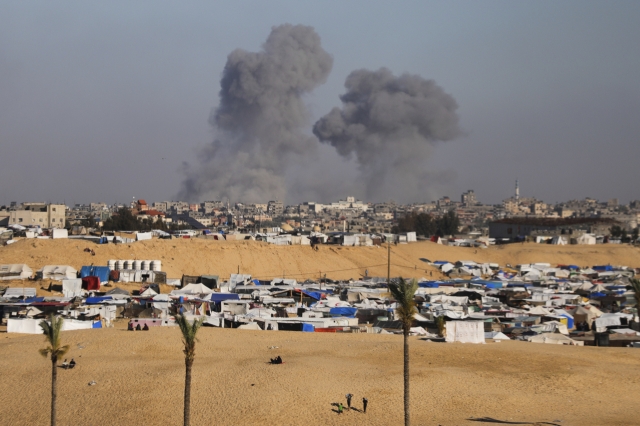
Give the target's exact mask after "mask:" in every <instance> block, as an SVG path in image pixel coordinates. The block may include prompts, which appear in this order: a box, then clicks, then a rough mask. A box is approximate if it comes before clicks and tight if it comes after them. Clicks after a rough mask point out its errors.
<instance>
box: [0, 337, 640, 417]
mask: <svg viewBox="0 0 640 426" xmlns="http://www.w3.org/2000/svg"><path fill="white" fill-rule="evenodd" d="M199 338H200V343H199V344H198V347H197V355H196V360H195V364H194V367H193V373H194V377H193V389H192V424H193V425H205V424H224V425H253V424H265V425H303V424H304V425H341V424H343V425H397V424H402V421H403V420H402V419H403V417H402V416H403V411H402V409H403V403H402V337H401V336H395V335H371V334H325V333H296V332H268V331H267V332H254V331H244V330H228V329H227V330H224V329H215V328H203V329H202V330H201V331H200V333H199ZM63 341H64V343H67V344H70V345H71V351H70V352H69V354H68V358H71V357H74V358H75V359H76V361H77V363H78V364H77V367H76V369H74V370H66V371H65V370H59V374H58V378H59V388H58V401H59V406H58V413H59V417H58V419H59V424H61V425H70V424H76V425H98V424H100V425H124V424H152V425H156V424H172V425H175V424H181V421H182V407H183V405H182V397H183V393H182V392H183V386H184V361H183V355H182V353H181V343H180V336H179V330H178V329H177V328H174V327H166V328H165V327H158V328H155V329H152V330H150V331H148V332H143V331H139V332H128V331H125V330H122V329H117V328H112V329H103V330H82V331H69V332H64V334H63ZM43 346H44V339H43V337H42V336H37V335H36V336H26V335H7V334H4V333H2V334H0V370H1V371H2V380H0V394H2V395H3V397H4V398H3V399H4V402H3V404H0V418H1V419H2V424H5V425H35V424H47V422H48V416H49V401H50V374H51V369H50V365H51V364H50V362H49V361H48V360H45V359H44V358H42V357H41V356H40V355H39V354H38V352H37V350H38V349H39V348H41V347H43ZM270 346H278V347H279V348H278V349H269V347H270ZM276 355H281V356H282V358H283V359H284V361H285V364H283V365H269V364H267V361H268V360H269V358H270V357H274V356H276ZM92 380H94V381H96V382H97V384H96V385H95V386H88V383H89V382H90V381H92ZM348 392H350V393H352V394H354V395H355V397H354V402H355V404H354V406H355V407H356V408H361V407H362V403H361V399H362V397H363V396H366V397H367V398H368V399H369V408H368V411H367V413H366V414H363V413H361V412H359V411H355V410H352V411H350V412H346V413H345V414H343V415H338V414H337V413H336V412H334V409H335V407H333V406H332V403H334V402H339V401H341V402H343V403H344V395H345V394H346V393H348ZM639 392H640V350H637V349H629V348H597V347H568V346H555V345H544V344H533V343H524V342H502V343H488V344H486V345H463V344H445V343H427V342H425V341H422V340H420V339H419V338H417V337H412V338H411V395H412V399H411V401H412V402H411V407H412V420H413V424H415V425H465V424H468V425H476V424H495V423H484V422H477V421H473V420H472V419H478V418H493V419H498V420H502V421H505V422H521V423H511V424H535V423H536V422H539V424H556V425H561V426H565V425H636V424H638V419H637V417H638V413H637V408H638V401H637V395H638V393H639ZM542 422H547V423H542Z"/></svg>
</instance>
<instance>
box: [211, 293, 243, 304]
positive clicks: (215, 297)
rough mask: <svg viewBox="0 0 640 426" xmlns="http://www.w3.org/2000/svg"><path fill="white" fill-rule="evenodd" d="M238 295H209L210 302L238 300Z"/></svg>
mask: <svg viewBox="0 0 640 426" xmlns="http://www.w3.org/2000/svg"><path fill="white" fill-rule="evenodd" d="M239 299H240V295H239V294H236V293H211V301H212V302H224V301H225V300H239Z"/></svg>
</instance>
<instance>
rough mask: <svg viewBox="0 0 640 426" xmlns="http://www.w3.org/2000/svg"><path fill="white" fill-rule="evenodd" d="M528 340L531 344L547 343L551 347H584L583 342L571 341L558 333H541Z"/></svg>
mask: <svg viewBox="0 0 640 426" xmlns="http://www.w3.org/2000/svg"><path fill="white" fill-rule="evenodd" d="M528 340H529V341H530V342H532V343H547V344H551V345H576V346H584V342H579V341H576V340H573V339H571V338H570V337H567V336H565V335H564V334H560V333H542V334H538V335H537V336H531V337H529V338H528Z"/></svg>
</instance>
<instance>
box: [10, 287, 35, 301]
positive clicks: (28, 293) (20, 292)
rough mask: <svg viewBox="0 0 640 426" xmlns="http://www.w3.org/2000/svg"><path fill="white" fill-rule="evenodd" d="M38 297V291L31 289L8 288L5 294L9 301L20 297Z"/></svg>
mask: <svg viewBox="0 0 640 426" xmlns="http://www.w3.org/2000/svg"><path fill="white" fill-rule="evenodd" d="M22 296H25V297H36V289H35V288H31V287H14V288H8V289H7V290H6V291H5V292H4V296H3V297H6V298H7V299H11V298H19V297H22Z"/></svg>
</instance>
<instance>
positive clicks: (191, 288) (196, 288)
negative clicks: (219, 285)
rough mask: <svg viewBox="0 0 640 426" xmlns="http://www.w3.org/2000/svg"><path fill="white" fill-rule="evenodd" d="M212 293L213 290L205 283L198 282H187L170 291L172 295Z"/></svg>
mask: <svg viewBox="0 0 640 426" xmlns="http://www.w3.org/2000/svg"><path fill="white" fill-rule="evenodd" d="M210 293H213V290H211V289H210V288H209V287H207V286H206V285H204V284H202V283H200V284H187V285H186V286H184V287H182V288H181V289H180V290H173V291H172V292H171V294H172V295H178V296H179V295H183V294H184V295H188V294H191V295H197V294H210Z"/></svg>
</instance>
